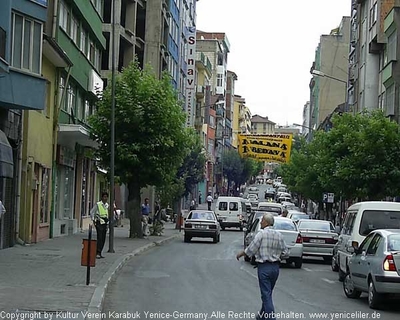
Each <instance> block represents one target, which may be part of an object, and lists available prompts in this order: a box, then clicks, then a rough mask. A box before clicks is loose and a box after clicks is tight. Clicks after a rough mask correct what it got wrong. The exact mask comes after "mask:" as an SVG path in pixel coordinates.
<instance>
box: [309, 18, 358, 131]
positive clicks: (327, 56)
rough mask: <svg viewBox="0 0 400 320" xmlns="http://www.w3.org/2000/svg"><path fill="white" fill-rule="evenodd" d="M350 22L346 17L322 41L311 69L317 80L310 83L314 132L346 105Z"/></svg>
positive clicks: (322, 37)
mask: <svg viewBox="0 0 400 320" xmlns="http://www.w3.org/2000/svg"><path fill="white" fill-rule="evenodd" d="M350 20H351V19H350V17H343V18H342V20H341V23H340V25H339V27H338V28H335V29H333V30H332V31H331V32H330V34H328V35H322V36H321V37H320V42H319V44H318V47H317V49H316V52H315V59H314V62H313V64H312V67H311V72H312V74H313V77H312V79H311V82H310V90H311V91H310V107H311V127H312V128H313V129H317V128H318V127H319V126H320V124H321V123H322V122H323V121H324V119H325V118H326V117H327V116H328V115H330V114H331V113H332V112H333V110H335V108H336V107H337V106H338V105H339V104H342V103H344V102H345V101H346V91H347V72H348V52H349V44H350ZM321 75H322V76H321ZM324 75H326V76H324Z"/></svg>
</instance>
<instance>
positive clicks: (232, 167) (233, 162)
mask: <svg viewBox="0 0 400 320" xmlns="http://www.w3.org/2000/svg"><path fill="white" fill-rule="evenodd" d="M222 163H223V175H224V176H225V177H226V178H227V179H228V182H229V183H230V182H231V181H235V182H236V181H237V179H236V178H237V177H238V176H241V175H242V172H243V163H242V161H241V158H240V155H239V153H238V152H237V150H228V151H225V152H224V153H223V154H222Z"/></svg>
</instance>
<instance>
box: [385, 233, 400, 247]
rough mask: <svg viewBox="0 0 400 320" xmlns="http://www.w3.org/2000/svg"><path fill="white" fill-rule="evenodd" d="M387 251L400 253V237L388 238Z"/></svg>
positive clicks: (391, 236) (392, 236) (397, 235)
mask: <svg viewBox="0 0 400 320" xmlns="http://www.w3.org/2000/svg"><path fill="white" fill-rule="evenodd" d="M387 249H388V250H389V251H400V235H399V234H392V235H390V236H388V241H387Z"/></svg>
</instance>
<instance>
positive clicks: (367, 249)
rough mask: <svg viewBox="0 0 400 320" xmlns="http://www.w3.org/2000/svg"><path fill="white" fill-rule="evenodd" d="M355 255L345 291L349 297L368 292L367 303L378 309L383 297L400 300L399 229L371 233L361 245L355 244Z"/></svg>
mask: <svg viewBox="0 0 400 320" xmlns="http://www.w3.org/2000/svg"><path fill="white" fill-rule="evenodd" d="M351 248H352V250H351V251H353V255H352V256H351V257H350V259H349V262H348V268H349V270H348V273H347V274H346V277H345V279H344V281H343V290H344V293H345V294H346V296H347V297H348V298H358V297H360V295H361V293H362V292H367V293H368V304H369V307H370V308H372V309H375V308H379V306H380V304H381V303H382V301H383V299H384V298H385V297H386V296H384V294H391V296H392V297H395V298H397V299H399V301H400V230H398V229H393V230H382V229H381V230H375V231H372V232H371V233H370V234H369V235H368V236H367V237H366V238H365V239H364V241H363V242H362V243H361V245H358V243H357V242H355V241H353V243H352V247H351Z"/></svg>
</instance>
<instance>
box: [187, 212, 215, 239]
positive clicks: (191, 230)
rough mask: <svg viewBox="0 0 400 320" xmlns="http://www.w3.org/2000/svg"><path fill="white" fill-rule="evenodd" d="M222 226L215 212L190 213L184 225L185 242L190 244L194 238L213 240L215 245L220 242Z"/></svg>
mask: <svg viewBox="0 0 400 320" xmlns="http://www.w3.org/2000/svg"><path fill="white" fill-rule="evenodd" d="M220 236H221V226H220V224H219V222H218V219H217V216H216V215H215V213H214V211H208V210H193V211H190V212H189V214H188V216H187V218H186V220H185V224H184V241H185V242H190V240H192V238H193V237H199V238H212V239H213V242H214V243H217V242H219V241H220Z"/></svg>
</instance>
